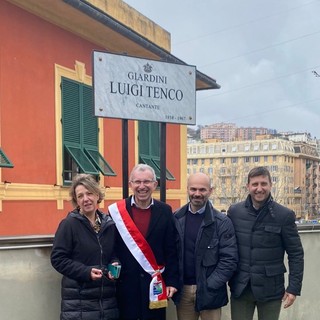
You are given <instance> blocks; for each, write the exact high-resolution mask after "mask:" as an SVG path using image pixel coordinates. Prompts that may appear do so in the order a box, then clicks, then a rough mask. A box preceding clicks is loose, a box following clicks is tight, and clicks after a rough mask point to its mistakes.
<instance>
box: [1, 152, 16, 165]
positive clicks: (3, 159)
mask: <svg viewBox="0 0 320 320" xmlns="http://www.w3.org/2000/svg"><path fill="white" fill-rule="evenodd" d="M0 167H4V168H13V164H12V162H11V161H10V160H9V158H8V157H7V156H6V154H5V153H4V151H3V150H2V148H0Z"/></svg>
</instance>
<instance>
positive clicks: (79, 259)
mask: <svg viewBox="0 0 320 320" xmlns="http://www.w3.org/2000/svg"><path fill="white" fill-rule="evenodd" d="M97 214H98V215H99V216H100V219H101V230H100V231H99V233H95V231H94V230H93V228H92V227H91V225H90V223H89V220H88V219H87V218H85V217H83V216H82V215H81V214H80V213H79V211H78V210H74V211H72V212H70V213H69V215H68V216H67V217H66V218H65V219H64V220H62V221H61V223H60V225H59V227H58V230H57V232H56V235H55V239H54V243H53V249H52V253H51V263H52V266H53V267H54V268H55V269H56V270H57V271H58V272H60V273H61V274H62V275H63V278H62V284H61V298H62V300H61V315H60V319H61V320H76V319H77V320H81V319H82V320H110V319H118V308H117V302H116V297H115V281H112V280H109V279H108V278H107V277H106V276H103V277H102V278H101V279H100V280H96V281H92V280H91V276H90V273H91V269H92V268H93V267H95V268H104V267H105V266H107V264H108V263H110V262H112V261H114V256H113V250H114V233H115V225H114V222H113V221H112V219H111V218H110V217H109V216H106V215H105V214H103V213H102V212H100V211H97Z"/></svg>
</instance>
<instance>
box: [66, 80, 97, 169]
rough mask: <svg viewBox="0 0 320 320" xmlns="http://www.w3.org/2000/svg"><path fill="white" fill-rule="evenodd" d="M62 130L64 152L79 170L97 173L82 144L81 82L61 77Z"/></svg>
mask: <svg viewBox="0 0 320 320" xmlns="http://www.w3.org/2000/svg"><path fill="white" fill-rule="evenodd" d="M61 92H62V131H63V145H64V148H65V149H64V152H68V153H69V154H70V156H71V157H72V158H73V160H74V161H75V162H76V163H77V165H78V166H79V167H80V168H81V170H82V171H83V172H85V173H90V174H93V175H98V174H99V172H98V171H97V169H96V168H95V166H94V165H93V164H92V163H91V161H90V159H89V158H88V156H87V155H86V154H85V153H84V150H83V148H82V145H83V125H82V123H83V121H82V118H83V115H82V109H83V99H82V88H81V84H79V83H77V82H75V81H72V80H69V79H66V78H62V82H61Z"/></svg>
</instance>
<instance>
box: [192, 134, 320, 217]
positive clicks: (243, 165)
mask: <svg viewBox="0 0 320 320" xmlns="http://www.w3.org/2000/svg"><path fill="white" fill-rule="evenodd" d="M187 159H188V164H187V173H188V175H189V174H192V173H195V172H204V173H206V174H208V175H209V176H210V177H211V183H212V186H213V188H214V191H213V194H212V197H211V201H212V203H213V205H214V206H215V207H216V208H217V209H219V210H227V209H228V208H229V206H230V205H231V204H232V203H235V202H238V201H242V200H244V199H245V197H246V196H247V189H246V184H247V174H248V172H249V170H250V169H251V168H253V167H255V166H266V167H267V168H268V169H269V170H270V173H271V176H272V184H273V186H272V194H273V197H274V198H275V200H276V201H278V202H279V203H281V204H283V205H285V206H287V207H289V208H291V209H292V210H294V211H295V213H296V217H297V218H307V219H308V218H311V217H313V216H316V215H317V214H318V211H319V187H318V185H319V184H318V181H319V163H320V160H319V157H318V155H317V152H316V148H315V147H314V146H313V145H307V144H305V143H303V142H293V141H289V140H285V139H264V140H246V141H234V142H209V143H206V142H193V143H189V144H188V147H187Z"/></svg>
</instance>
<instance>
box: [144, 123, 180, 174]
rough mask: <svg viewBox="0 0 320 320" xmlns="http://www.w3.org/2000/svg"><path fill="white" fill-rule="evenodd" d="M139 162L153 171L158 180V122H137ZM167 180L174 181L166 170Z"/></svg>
mask: <svg viewBox="0 0 320 320" xmlns="http://www.w3.org/2000/svg"><path fill="white" fill-rule="evenodd" d="M138 127H139V162H140V163H141V162H142V163H145V164H147V165H149V166H150V167H152V168H153V169H154V171H155V174H156V176H157V179H160V125H159V123H158V122H148V121H139V126H138ZM166 178H167V180H175V178H174V176H173V174H172V173H171V172H170V171H169V170H168V169H166Z"/></svg>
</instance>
